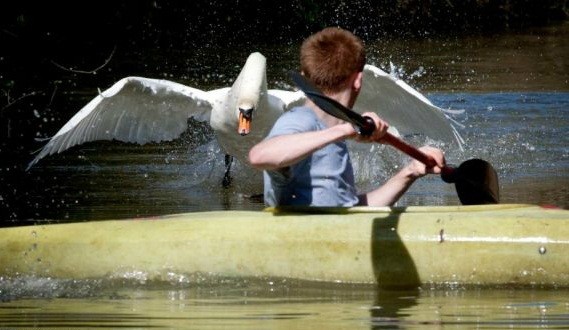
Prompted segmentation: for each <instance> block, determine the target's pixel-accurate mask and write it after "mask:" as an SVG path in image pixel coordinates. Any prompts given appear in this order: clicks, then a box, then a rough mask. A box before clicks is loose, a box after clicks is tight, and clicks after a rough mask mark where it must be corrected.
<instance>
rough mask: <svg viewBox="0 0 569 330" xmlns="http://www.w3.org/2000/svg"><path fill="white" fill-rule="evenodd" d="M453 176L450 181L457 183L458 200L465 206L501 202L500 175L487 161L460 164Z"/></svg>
mask: <svg viewBox="0 0 569 330" xmlns="http://www.w3.org/2000/svg"><path fill="white" fill-rule="evenodd" d="M452 176H453V177H452V178H451V179H450V181H452V182H454V183H455V186H456V192H457V194H458V198H459V199H460V202H461V203H462V204H463V205H479V204H498V203H499V202H500V188H499V186H498V175H497V174H496V170H494V168H493V167H492V165H490V163H488V162H487V161H484V160H482V159H469V160H467V161H465V162H464V163H462V164H460V166H459V167H458V168H457V169H456V170H455V171H454V172H453V174H452ZM445 181H446V180H445ZM447 182H449V181H447Z"/></svg>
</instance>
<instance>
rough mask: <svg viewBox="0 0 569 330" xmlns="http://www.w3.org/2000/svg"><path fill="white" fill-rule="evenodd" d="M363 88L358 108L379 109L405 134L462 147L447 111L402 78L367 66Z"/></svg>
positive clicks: (378, 110) (356, 107)
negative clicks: (423, 136)
mask: <svg viewBox="0 0 569 330" xmlns="http://www.w3.org/2000/svg"><path fill="white" fill-rule="evenodd" d="M363 79H364V81H363V87H362V91H361V93H360V95H359V97H358V99H357V101H356V104H355V105H354V110H356V111H358V112H360V113H362V112H365V111H369V112H376V113H377V114H378V115H379V116H380V117H381V118H382V119H384V120H385V121H387V122H388V123H389V124H390V126H393V127H395V129H396V130H397V131H398V132H399V134H401V135H408V134H421V135H426V136H428V137H430V138H432V139H434V140H439V141H443V142H446V143H457V144H458V146H459V147H461V146H462V138H461V137H460V135H459V134H458V132H457V131H456V129H455V128H454V127H453V125H452V123H451V120H450V118H449V117H448V116H447V115H446V114H445V111H446V110H443V109H441V108H439V107H436V106H435V105H433V104H432V103H431V102H430V101H429V100H428V99H427V98H426V97H425V96H423V95H422V94H421V93H419V92H418V91H416V90H415V89H413V88H412V87H411V86H409V85H408V84H407V83H405V82H404V81H403V80H401V79H397V78H395V77H393V76H391V75H389V74H387V73H386V72H384V71H382V70H381V69H379V68H377V67H375V66H372V65H366V66H365V68H364V78H363Z"/></svg>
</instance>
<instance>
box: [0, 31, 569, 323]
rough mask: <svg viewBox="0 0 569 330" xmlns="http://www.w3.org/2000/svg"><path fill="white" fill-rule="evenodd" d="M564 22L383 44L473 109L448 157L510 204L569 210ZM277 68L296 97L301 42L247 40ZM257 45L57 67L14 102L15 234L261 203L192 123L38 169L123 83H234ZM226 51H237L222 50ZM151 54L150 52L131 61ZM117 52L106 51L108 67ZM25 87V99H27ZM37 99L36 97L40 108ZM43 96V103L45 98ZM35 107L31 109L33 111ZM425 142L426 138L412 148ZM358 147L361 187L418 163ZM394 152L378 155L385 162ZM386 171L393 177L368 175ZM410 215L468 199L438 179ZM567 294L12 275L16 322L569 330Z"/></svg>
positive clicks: (423, 186) (379, 61)
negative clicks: (491, 170) (475, 166)
mask: <svg viewBox="0 0 569 330" xmlns="http://www.w3.org/2000/svg"><path fill="white" fill-rule="evenodd" d="M568 29H569V27H568V26H567V24H566V25H562V26H556V27H550V28H544V29H536V30H531V31H525V32H523V33H517V34H502V35H497V36H488V37H485V36H479V37H468V38H461V39H436V38H433V39H424V40H410V41H409V40H405V41H402V40H397V39H393V40H383V41H382V42H381V43H376V44H375V43H374V44H372V45H370V62H372V63H374V64H376V65H378V66H381V67H383V68H385V69H386V70H388V71H389V70H390V68H391V67H392V66H391V65H390V63H393V68H394V69H395V70H396V71H397V74H399V75H401V76H402V77H403V78H404V79H406V80H407V81H409V83H410V84H411V85H413V86H415V87H417V88H419V89H420V90H421V91H422V92H424V93H425V94H426V95H427V96H428V98H429V99H431V100H432V101H433V102H434V103H435V104H437V105H439V106H441V107H443V108H451V109H464V110H465V114H464V115H458V116H455V118H454V119H455V120H457V122H459V123H461V124H462V125H464V127H463V128H462V129H460V132H461V134H462V135H463V137H464V138H465V140H466V142H467V143H466V145H465V149H464V151H460V150H454V149H451V150H447V158H448V161H449V162H453V163H456V164H459V163H460V162H462V161H464V160H466V159H469V158H474V157H479V158H483V159H486V160H488V161H489V162H490V163H492V164H493V165H494V167H495V168H496V169H497V171H498V174H499V177H500V188H501V197H502V202H506V203H532V204H553V205H557V206H560V207H563V208H569V188H568V187H569V149H568V146H569V141H568V139H569V137H568V136H569V134H567V133H568V131H569V82H568V77H569V65H568V63H567V59H568V58H569V56H567V55H568V54H569V45H568V43H567V40H568V39H567V35H568V34H567V32H568ZM249 47H251V48H252V49H251V51H253V50H260V51H261V52H262V53H263V54H264V55H265V56H267V58H268V63H269V65H268V79H269V85H270V87H274V88H282V89H287V88H290V87H291V86H290V83H289V82H288V80H287V78H286V72H287V71H288V70H289V69H291V68H295V67H296V56H297V54H296V48H295V47H296V46H295V45H286V46H270V47H268V46H263V45H260V46H259V47H254V46H249ZM248 53H249V51H246V52H243V50H242V49H239V50H236V49H229V50H224V49H219V48H212V47H206V48H202V49H200V50H199V51H195V50H169V51H168V52H166V53H161V51H156V50H155V51H152V50H149V52H148V53H145V54H142V53H141V54H121V53H120V50H119V51H117V53H116V54H115V55H114V57H113V60H111V61H110V62H109V64H108V65H107V66H105V67H104V68H103V69H101V70H100V71H99V72H98V74H97V75H82V74H77V73H72V72H69V71H63V70H59V69H57V68H53V67H52V68H51V70H56V71H57V72H59V74H60V77H58V79H59V80H54V81H51V82H50V83H48V84H47V87H44V89H40V87H39V85H34V82H33V81H32V82H29V84H31V85H33V89H31V90H29V91H27V93H29V92H30V91H37V93H38V94H37V95H36V96H37V98H36V96H30V97H24V98H22V99H21V100H19V101H17V102H15V103H13V104H10V106H9V107H7V108H3V109H2V112H1V113H0V114H1V117H0V119H2V120H3V123H5V122H6V121H8V122H9V125H7V126H3V127H8V128H9V130H8V131H4V132H2V135H1V136H2V137H3V138H5V139H6V141H5V143H4V144H3V145H2V157H1V159H0V165H2V166H0V184H1V188H0V210H1V220H2V221H3V224H4V225H6V226H9V225H21V224H26V225H29V224H32V223H52V222H68V221H89V220H95V219H109V218H131V217H138V216H147V215H157V214H169V213H178V212H189V211H201V210H216V209H230V210H235V209H261V208H262V207H263V205H262V203H261V202H260V201H259V199H258V198H256V196H255V195H256V194H258V193H260V192H261V191H260V187H261V181H260V178H259V176H258V173H257V174H256V173H255V172H252V171H251V170H249V169H247V168H246V167H244V166H242V165H239V164H237V165H236V166H235V168H234V175H235V181H234V185H233V186H232V187H231V188H230V189H223V188H221V183H220V182H221V178H222V173H223V154H222V152H221V151H220V150H219V146H218V145H217V143H216V142H215V140H213V136H212V133H211V131H210V130H209V129H208V128H207V127H204V126H203V125H199V124H198V123H192V124H191V127H192V130H190V133H188V134H187V135H185V136H184V137H183V138H182V139H180V140H178V141H174V142H171V143H165V144H159V145H147V146H134V145H128V144H119V143H109V142H106V143H101V142H96V143H90V144H86V145H83V146H80V147H77V148H74V149H72V150H69V151H67V152H65V153H63V154H61V155H55V156H51V157H48V158H46V159H44V160H42V162H41V163H40V164H38V165H37V166H36V167H34V168H33V169H32V170H31V171H29V172H24V170H23V169H24V168H25V165H26V164H27V162H28V161H30V160H31V158H33V157H31V156H30V152H31V151H32V150H35V149H37V148H39V147H40V146H41V145H42V143H39V142H37V141H34V139H35V138H41V137H47V136H49V135H51V134H53V133H54V132H55V131H56V130H57V129H58V128H59V127H61V126H62V125H63V124H64V123H65V122H66V121H67V120H68V119H69V118H70V117H71V115H72V114H73V113H74V112H75V111H77V110H78V109H79V108H81V107H82V106H83V105H84V104H85V103H86V102H88V101H89V100H90V99H91V98H92V97H94V95H96V92H95V91H96V88H97V87H99V88H101V89H105V88H107V87H109V86H110V85H111V84H112V83H113V82H115V81H117V80H118V79H120V78H122V77H124V76H127V75H133V74H139V75H142V76H147V77H154V78H167V79H171V80H175V81H179V82H182V83H185V84H187V85H190V86H196V87H200V88H202V89H212V88H217V87H221V86H227V85H229V84H230V83H231V81H232V79H233V77H235V76H236V74H237V73H238V72H239V69H240V67H241V64H242V63H243V62H244V60H245V58H246V56H247V55H248ZM220 54H223V56H221V55H220ZM133 55H137V56H133ZM107 56H108V53H105V54H104V55H102V56H101V63H102V62H103V61H104V59H106V58H107ZM25 93H26V91H24V92H22V94H19V95H12V96H13V99H12V100H13V101H15V100H18V97H19V96H25V95H26V94H25ZM27 100H30V102H29V103H28V102H27ZM32 101H33V102H32ZM32 103H33V104H32ZM411 141H412V142H413V143H422V142H424V141H414V140H412V139H411ZM372 151H373V152H372V153H370V152H369V150H364V151H360V152H356V153H355V155H354V158H355V159H356V168H357V171H358V183H359V184H360V186H362V188H363V189H365V188H368V187H369V186H371V185H374V184H377V183H379V182H381V181H382V180H383V179H384V178H385V177H386V176H387V175H389V174H390V173H393V172H394V171H396V170H397V168H398V167H399V166H401V164H402V163H403V162H405V158H404V157H401V156H400V154H399V153H398V152H397V151H395V150H392V149H390V148H389V147H382V146H373V150H372ZM380 152H381V153H383V154H386V157H384V158H379V157H373V155H375V154H376V153H380ZM369 168H378V169H381V171H366V169H369ZM400 204H401V205H416V204H419V205H444V204H459V202H458V200H457V198H456V193H455V192H454V190H453V186H452V185H447V184H444V183H442V182H441V181H440V179H439V178H437V177H429V178H426V179H425V180H422V181H421V182H420V183H418V184H416V185H415V186H414V187H413V188H412V189H411V190H410V191H409V193H408V194H406V196H405V197H404V198H403V199H402V200H401V201H400ZM568 293H569V292H567V290H565V289H558V290H539V289H520V288H430V287H425V288H419V289H417V290H412V291H395V292H389V291H382V290H378V289H377V288H375V287H373V286H354V285H349V284H333V283H328V284H323V283H306V282H298V281H293V280H290V279H289V280H286V279H217V278H210V277H206V278H204V279H202V278H196V279H194V280H193V281H189V282H185V283H177V282H145V281H139V282H137V281H121V280H118V281H117V280H114V279H105V278H103V279H93V280H89V281H76V280H73V279H65V280H61V279H51V278H26V277H21V278H0V301H2V302H1V303H0V327H3V328H39V327H47V328H97V327H110V328H151V327H165V328H184V327H185V328H190V327H194V328H206V327H211V328H221V327H232V328H233V327H234V328H267V327H271V328H280V327H282V328H287V329H288V328H398V327H401V328H416V327H457V328H459V327H460V328H505V327H511V328H535V327H547V328H567V327H568V326H569V300H568V298H567V297H569V295H568Z"/></svg>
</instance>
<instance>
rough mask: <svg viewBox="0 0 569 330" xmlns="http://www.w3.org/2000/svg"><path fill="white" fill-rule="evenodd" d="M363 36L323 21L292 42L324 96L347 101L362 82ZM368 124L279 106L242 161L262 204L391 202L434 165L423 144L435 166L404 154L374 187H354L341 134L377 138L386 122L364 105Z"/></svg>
mask: <svg viewBox="0 0 569 330" xmlns="http://www.w3.org/2000/svg"><path fill="white" fill-rule="evenodd" d="M365 61H366V58H365V49H364V46H363V42H362V41H361V40H360V39H359V38H358V37H356V36H355V35H353V34H352V33H350V32H348V31H346V30H343V29H340V28H326V29H324V30H322V31H320V32H318V33H316V34H314V35H312V36H310V37H309V38H307V39H306V40H305V41H304V43H303V44H302V46H301V49H300V65H301V72H302V74H303V75H304V76H305V77H306V78H307V79H308V80H310V81H311V82H312V83H313V84H314V85H315V86H316V87H318V88H319V89H320V90H322V91H323V92H324V94H326V95H327V96H328V97H331V98H333V99H335V100H336V101H338V102H340V103H341V104H343V105H345V106H347V107H348V108H352V107H353V105H354V103H355V102H356V98H357V96H358V94H359V92H360V90H361V87H362V82H363V81H362V77H363V73H362V71H363V68H364V65H365ZM363 115H364V116H368V117H370V118H372V119H373V121H374V122H375V126H376V130H375V131H374V132H373V133H372V134H371V135H370V136H367V137H364V136H360V135H359V134H358V133H357V132H356V130H355V129H354V127H353V126H352V125H351V124H349V123H346V122H344V121H342V120H340V119H337V118H336V117H333V116H331V115H329V114H327V113H326V112H324V111H323V110H321V109H320V108H318V107H317V106H316V105H315V104H314V103H312V102H310V101H307V102H306V104H305V105H303V106H300V107H296V108H294V109H291V110H290V111H288V112H286V113H284V114H283V115H282V116H281V117H280V118H279V119H278V120H277V121H276V123H275V124H274V126H273V128H272V130H271V132H270V133H269V135H268V136H267V138H266V139H265V140H263V141H261V142H260V143H259V144H257V145H255V146H254V147H253V148H252V149H251V150H250V152H249V161H250V162H251V164H252V165H253V166H254V167H255V168H258V169H262V170H264V180H265V196H264V197H265V203H266V204H267V205H271V206H276V205H311V206H354V205H370V206H387V205H393V204H394V203H395V202H396V201H397V200H398V199H399V197H401V195H403V193H405V191H407V189H408V188H409V187H410V186H411V185H412V184H413V182H415V180H416V179H418V178H420V177H422V176H424V175H426V174H427V173H440V171H441V168H442V167H443V166H444V164H445V159H444V156H443V153H442V151H440V150H439V149H436V148H431V147H423V148H421V151H423V152H424V153H426V154H428V155H430V156H432V157H433V158H434V159H435V160H436V162H437V165H438V166H435V167H431V168H427V167H426V166H425V165H423V164H422V163H420V162H418V161H415V160H414V161H412V162H411V163H409V164H408V165H407V166H405V167H404V168H403V169H402V170H401V171H399V172H398V173H397V174H395V175H394V176H393V177H392V178H391V179H389V180H388V181H387V182H386V183H385V184H383V185H382V186H381V187H379V188H377V189H375V190H373V191H371V192H368V193H365V194H359V195H358V193H357V192H356V188H355V184H354V173H353V168H352V164H351V160H350V156H349V153H348V149H347V144H346V141H345V140H346V139H350V138H353V139H356V140H357V141H360V142H381V139H382V137H383V136H384V135H385V133H386V132H387V128H388V124H387V123H386V122H384V121H383V120H381V119H380V118H379V117H378V116H377V115H376V114H375V113H364V114H363Z"/></svg>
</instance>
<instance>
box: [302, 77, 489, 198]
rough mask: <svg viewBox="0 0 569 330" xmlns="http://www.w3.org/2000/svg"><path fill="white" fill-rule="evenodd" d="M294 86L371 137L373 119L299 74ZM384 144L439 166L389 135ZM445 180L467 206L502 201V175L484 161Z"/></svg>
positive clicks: (449, 172)
mask: <svg viewBox="0 0 569 330" xmlns="http://www.w3.org/2000/svg"><path fill="white" fill-rule="evenodd" d="M291 78H292V80H293V81H294V83H295V84H296V85H297V86H298V87H299V88H300V90H302V91H303V92H304V94H306V96H307V97H308V98H309V99H310V100H311V101H312V102H314V104H316V105H317V106H318V107H319V108H320V109H322V110H323V111H325V112H326V113H328V114H330V115H332V116H334V117H336V118H339V119H342V120H344V121H346V122H349V123H351V124H352V125H354V126H355V127H356V128H357V130H358V133H359V134H361V135H370V134H371V133H372V132H373V131H374V130H375V124H374V123H373V120H372V119H371V118H369V117H363V116H362V115H360V114H359V113H357V112H355V111H353V110H351V109H348V108H347V107H345V106H344V105H342V104H341V103H339V102H337V101H336V100H334V99H332V98H330V97H328V96H326V95H324V94H322V92H320V91H319V90H318V88H316V87H315V86H314V85H313V84H312V83H310V82H309V81H308V80H307V79H306V78H305V77H304V76H303V75H301V74H299V73H298V72H291ZM382 141H383V142H385V143H386V144H390V145H391V146H393V147H395V148H397V149H399V150H400V151H402V152H404V153H405V154H407V155H409V156H411V157H413V158H415V159H416V160H418V161H420V162H422V163H423V164H425V165H427V166H429V167H433V166H436V162H435V160H434V159H433V158H432V157H430V156H429V155H427V154H425V153H423V152H422V151H421V150H419V149H417V148H415V147H414V146H412V145H410V144H408V143H407V142H405V141H403V140H401V139H399V138H397V137H395V136H394V135H392V134H390V133H386V134H385V136H384V137H383V140H382ZM441 178H442V179H443V181H445V182H447V183H454V184H455V187H456V192H457V194H458V198H459V199H460V202H461V203H462V204H464V205H475V204H497V203H498V202H499V200H500V191H499V187H498V175H497V174H496V171H495V170H494V168H493V167H492V165H490V163H488V162H486V161H484V160H482V159H469V160H467V161H465V162H463V163H462V164H460V166H458V167H450V166H445V167H444V168H443V169H442V173H441Z"/></svg>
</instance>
